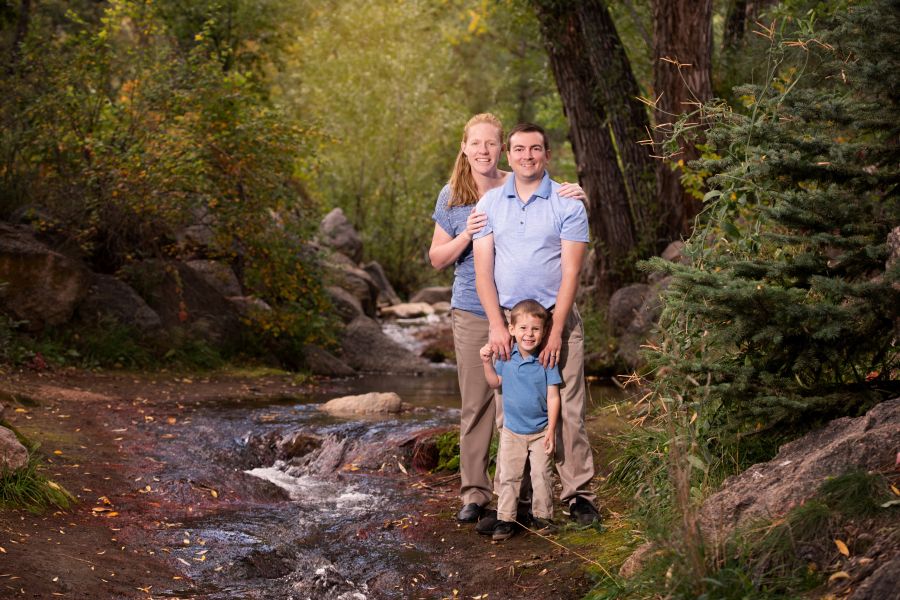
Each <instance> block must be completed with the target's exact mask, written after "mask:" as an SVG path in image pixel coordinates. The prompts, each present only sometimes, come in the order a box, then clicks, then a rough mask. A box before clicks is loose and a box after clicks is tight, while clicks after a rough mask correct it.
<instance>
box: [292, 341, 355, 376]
mask: <svg viewBox="0 0 900 600" xmlns="http://www.w3.org/2000/svg"><path fill="white" fill-rule="evenodd" d="M303 363H304V365H305V366H306V368H307V369H309V371H310V373H312V374H313V375H323V376H325V377H352V376H353V375H355V374H356V371H354V370H353V369H352V368H351V367H350V366H349V365H347V363H345V362H344V361H342V360H341V359H340V358H338V357H336V356H335V355H333V354H332V353H331V352H329V351H328V350H325V349H324V348H319V347H318V346H313V345H306V346H303Z"/></svg>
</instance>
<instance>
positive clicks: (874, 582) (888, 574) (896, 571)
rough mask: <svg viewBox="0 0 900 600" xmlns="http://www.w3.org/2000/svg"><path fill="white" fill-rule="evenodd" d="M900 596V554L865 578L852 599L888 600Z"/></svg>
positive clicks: (854, 591)
mask: <svg viewBox="0 0 900 600" xmlns="http://www.w3.org/2000/svg"><path fill="white" fill-rule="evenodd" d="M898 596H900V556H896V557H894V558H893V560H889V561H886V562H885V563H884V564H882V565H881V566H880V567H878V568H877V569H876V570H875V572H874V573H872V574H871V575H869V576H868V577H866V578H865V580H863V581H862V582H861V583H860V584H859V585H858V586H857V587H856V589H855V590H853V594H852V595H851V596H850V600H888V599H889V598H897V597H898Z"/></svg>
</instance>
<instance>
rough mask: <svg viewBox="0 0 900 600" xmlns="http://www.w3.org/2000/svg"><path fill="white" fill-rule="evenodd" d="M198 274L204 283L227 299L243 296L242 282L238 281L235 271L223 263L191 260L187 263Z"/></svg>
mask: <svg viewBox="0 0 900 600" xmlns="http://www.w3.org/2000/svg"><path fill="white" fill-rule="evenodd" d="M185 264H186V265H187V266H189V267H190V268H192V269H193V270H194V271H196V272H197V274H198V275H200V277H202V278H203V281H205V282H206V283H208V284H209V285H211V286H212V287H213V288H215V289H216V290H217V291H218V292H219V293H220V294H222V295H223V296H225V297H226V298H228V297H230V296H243V294H244V292H243V290H241V282H240V281H238V278H237V275H235V274H234V270H232V268H231V267H229V266H228V265H227V264H225V263H224V262H222V261H218V260H189V261H187V262H186V263H185Z"/></svg>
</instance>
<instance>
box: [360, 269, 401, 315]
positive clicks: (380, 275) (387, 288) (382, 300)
mask: <svg viewBox="0 0 900 600" xmlns="http://www.w3.org/2000/svg"><path fill="white" fill-rule="evenodd" d="M363 270H364V271H365V272H366V273H368V274H369V277H371V278H372V281H374V282H375V285H376V286H378V304H379V305H382V304H387V305H390V304H400V302H401V300H400V296H398V295H397V292H395V291H394V286H392V285H391V282H390V281H388V278H387V275H385V273H384V268H383V267H382V266H381V265H380V264H379V263H377V262H376V261H374V260H373V261H372V262H369V263H366V264H365V265H363Z"/></svg>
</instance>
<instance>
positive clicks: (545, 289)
mask: <svg viewBox="0 0 900 600" xmlns="http://www.w3.org/2000/svg"><path fill="white" fill-rule="evenodd" d="M558 191H559V184H558V183H556V182H555V181H552V180H551V179H550V175H548V174H547V172H546V171H544V178H543V179H542V180H541V185H540V187H539V188H538V190H537V191H536V192H535V193H534V195H532V196H531V198H529V199H528V202H524V203H523V202H522V200H521V198H519V196H518V194H517V192H516V183H515V176H511V177H508V178H507V179H506V183H504V184H503V185H502V186H500V187H497V188H494V189H492V190H491V191H489V192H488V193H487V194H485V195H484V196H482V198H481V200H479V201H478V204H477V205H476V207H475V208H476V210H479V211H484V212H485V213H487V216H488V221H487V225H485V226H484V228H483V229H482V230H481V231H479V232H478V233H476V234H475V236H474V237H475V239H478V238H481V237H484V236H486V235H489V234H494V282H495V283H496V285H497V294H498V296H499V297H500V306H504V307H506V308H512V307H513V306H515V305H516V303H517V302H520V301H522V300H526V299H528V298H532V299H534V300H536V301H537V302H539V303H540V304H541V306H543V307H544V308H547V309H549V308H551V307H552V306H553V305H554V304H556V296H557V294H559V287H560V285H561V284H562V240H567V241H572V242H585V243H586V242H588V240H589V237H588V220H587V211H586V210H585V208H584V204H582V203H581V202H579V201H578V200H572V199H571V198H561V197H560V195H559V193H558Z"/></svg>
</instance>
